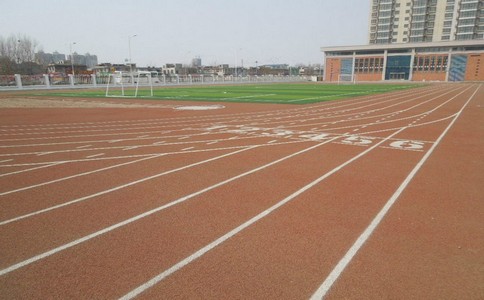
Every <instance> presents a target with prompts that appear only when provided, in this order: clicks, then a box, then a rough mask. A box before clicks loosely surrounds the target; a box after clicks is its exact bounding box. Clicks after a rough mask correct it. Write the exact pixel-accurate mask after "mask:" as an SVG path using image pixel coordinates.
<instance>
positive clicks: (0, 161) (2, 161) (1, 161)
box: [0, 158, 13, 163]
mask: <svg viewBox="0 0 484 300" xmlns="http://www.w3.org/2000/svg"><path fill="white" fill-rule="evenodd" d="M12 160H13V158H12V159H4V160H0V163H4V162H9V161H12Z"/></svg>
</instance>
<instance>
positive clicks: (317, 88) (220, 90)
mask: <svg viewBox="0 0 484 300" xmlns="http://www.w3.org/2000/svg"><path fill="white" fill-rule="evenodd" d="M417 86H418V85H415V84H342V85H336V84H317V83H314V84H313V83H307V84H300V83H299V84H297V83H296V84H290V83H289V84H288V83H284V84H280V83H274V84H247V85H206V86H181V87H176V86H169V87H154V89H153V97H146V96H147V95H149V93H150V92H149V89H147V88H146V87H143V88H141V87H140V89H139V91H138V97H141V98H143V99H150V100H180V101H182V100H184V101H211V102H213V101H215V102H244V103H283V104H307V103H316V102H321V101H330V100H337V99H344V98H349V97H356V96H364V95H371V94H378V93H385V92H389V91H394V90H401V89H407V88H413V87H417ZM109 94H110V95H111V96H117V95H119V96H120V95H121V90H120V88H116V89H112V88H111V89H110V91H109ZM42 95H46V94H42ZM48 95H49V96H54V95H59V96H64V97H65V96H70V97H96V98H98V97H105V91H101V90H83V91H72V92H71V91H70V92H67V93H66V92H62V93H59V92H51V93H48ZM130 95H131V96H134V89H132V88H131V89H127V88H125V96H128V97H129V96H130Z"/></svg>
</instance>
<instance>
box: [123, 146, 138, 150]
mask: <svg viewBox="0 0 484 300" xmlns="http://www.w3.org/2000/svg"><path fill="white" fill-rule="evenodd" d="M137 148H139V147H138V146H131V147H126V148H123V151H127V150H133V149H137Z"/></svg>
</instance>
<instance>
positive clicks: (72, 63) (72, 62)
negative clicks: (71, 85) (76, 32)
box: [69, 42, 76, 81]
mask: <svg viewBox="0 0 484 300" xmlns="http://www.w3.org/2000/svg"><path fill="white" fill-rule="evenodd" d="M75 44H76V42H71V43H70V45H69V50H70V52H71V71H72V80H73V81H74V75H75V74H74V56H73V55H72V45H75Z"/></svg>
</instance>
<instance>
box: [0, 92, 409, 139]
mask: <svg viewBox="0 0 484 300" xmlns="http://www.w3.org/2000/svg"><path fill="white" fill-rule="evenodd" d="M404 92H405V91H404ZM409 92H410V91H407V93H409ZM381 96H382V97H383V96H384V95H381ZM374 98H375V97H374ZM359 100H360V101H361V99H359ZM393 100H395V99H393ZM368 101H375V99H370V100H365V101H364V102H368ZM347 102H349V101H346V102H345V105H343V106H350V105H353V103H350V104H347ZM357 109H359V108H357ZM288 111H291V110H286V111H285V112H286V113H288ZM259 114H260V113H259ZM267 115H268V113H264V114H262V115H261V118H262V119H264V120H266V119H267ZM256 116H257V115H256ZM226 118H230V117H226ZM212 120H214V118H212ZM217 120H220V118H218V119H217ZM230 120H231V121H233V122H237V120H234V119H233V118H230ZM203 121H205V122H206V120H203ZM175 123H177V124H179V123H186V122H184V121H181V122H180V121H179V122H171V123H170V122H169V123H166V122H161V124H160V122H155V123H148V124H146V123H143V124H131V125H132V126H133V125H151V124H160V125H159V126H171V125H169V124H175ZM59 125H64V126H65V124H59ZM198 125H200V124H198ZM46 126H49V125H46ZM159 126H155V127H140V128H136V129H149V128H159ZM84 127H87V126H80V127H74V128H73V129H76V128H84ZM89 127H90V128H99V127H100V126H89ZM62 128H72V127H53V128H52V127H44V128H39V127H38V126H37V127H36V128H35V129H33V130H40V129H44V130H45V129H62ZM125 129H126V128H125V127H123V128H121V129H109V130H110V131H111V130H125ZM14 130H18V129H14ZM91 131H105V130H88V131H67V132H47V133H45V132H42V133H25V134H30V135H32V134H59V133H73V132H91ZM145 133H156V131H155V132H141V133H126V134H137V135H139V134H145ZM1 135H14V134H0V136H1ZM15 135H19V134H18V133H17V134H15ZM106 135H113V134H102V136H106ZM83 136H101V135H83ZM30 139H45V137H43V138H30ZM14 140H27V138H26V139H10V140H4V141H14Z"/></svg>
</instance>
